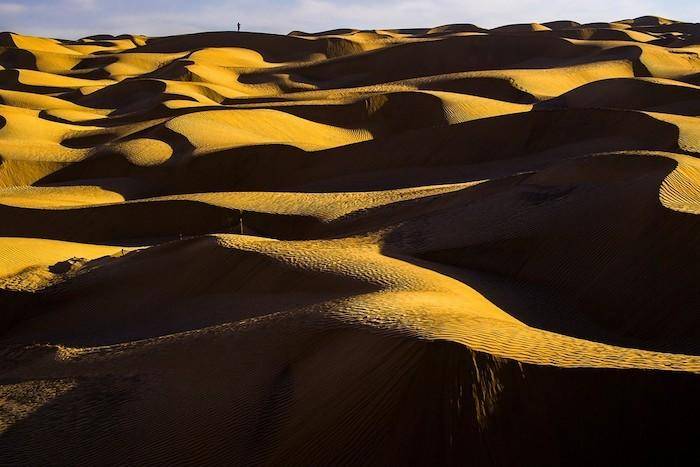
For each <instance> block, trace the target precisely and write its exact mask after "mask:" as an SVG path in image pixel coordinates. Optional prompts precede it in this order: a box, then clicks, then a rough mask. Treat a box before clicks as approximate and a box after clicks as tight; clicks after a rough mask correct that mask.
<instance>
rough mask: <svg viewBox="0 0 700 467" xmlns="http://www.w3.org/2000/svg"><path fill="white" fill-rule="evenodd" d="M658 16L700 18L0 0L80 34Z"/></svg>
mask: <svg viewBox="0 0 700 467" xmlns="http://www.w3.org/2000/svg"><path fill="white" fill-rule="evenodd" d="M648 14H652V15H657V16H663V17H667V18H672V19H678V20H682V21H688V22H700V0H579V1H571V0H546V1H542V0H434V1H424V0H402V1H399V0H276V1H275V0H0V31H12V32H16V33H21V34H31V35H39V36H49V37H56V38H62V39H77V38H79V37H85V36H88V35H92V34H98V33H106V34H121V33H130V34H146V35H150V36H159V35H170V34H181V33H187V32H196V31H219V30H230V29H233V27H234V25H235V23H236V22H238V21H240V22H241V23H242V28H243V30H246V31H259V32H269V33H278V34H287V33H288V32H290V31H293V30H300V31H306V32H318V31H324V30H328V29H336V28H346V27H347V28H358V29H382V28H383V29H389V28H409V27H429V26H440V25H443V24H454V23H474V24H477V25H479V26H482V27H495V26H501V25H504V24H513V23H531V22H546V21H552V20H558V19H570V20H574V21H578V22H581V23H585V22H593V21H614V20H619V19H625V18H634V17H638V16H642V15H648Z"/></svg>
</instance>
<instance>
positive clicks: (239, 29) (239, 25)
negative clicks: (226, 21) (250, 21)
mask: <svg viewBox="0 0 700 467" xmlns="http://www.w3.org/2000/svg"><path fill="white" fill-rule="evenodd" d="M238 32H241V23H238Z"/></svg>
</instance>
